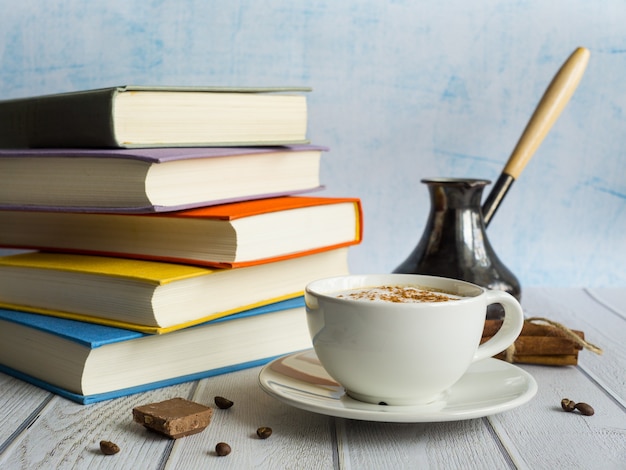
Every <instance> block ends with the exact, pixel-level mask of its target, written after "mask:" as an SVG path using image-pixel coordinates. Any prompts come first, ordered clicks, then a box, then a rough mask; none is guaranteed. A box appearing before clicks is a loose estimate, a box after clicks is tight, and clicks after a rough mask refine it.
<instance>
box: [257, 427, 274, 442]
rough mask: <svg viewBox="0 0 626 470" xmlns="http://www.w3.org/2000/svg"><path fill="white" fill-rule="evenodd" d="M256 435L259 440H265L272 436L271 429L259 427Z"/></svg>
mask: <svg viewBox="0 0 626 470" xmlns="http://www.w3.org/2000/svg"><path fill="white" fill-rule="evenodd" d="M256 435H257V436H259V437H260V438H261V439H267V438H268V437H270V436H271V435H272V428H268V427H267V426H261V427H260V428H259V429H257V430H256Z"/></svg>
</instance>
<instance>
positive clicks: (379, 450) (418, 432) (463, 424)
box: [337, 419, 508, 470]
mask: <svg viewBox="0 0 626 470" xmlns="http://www.w3.org/2000/svg"><path fill="white" fill-rule="evenodd" d="M337 438H338V442H339V452H338V455H339V457H340V458H339V464H340V465H339V467H340V468H346V469H347V468H351V469H372V470H374V469H381V468H390V469H401V468H407V469H408V468H419V469H429V468H433V469H435V468H476V469H479V468H480V469H485V468H507V466H508V459H507V457H506V456H505V455H503V453H502V452H501V449H500V447H499V444H498V441H497V440H496V439H494V437H493V436H492V435H491V433H490V431H489V428H488V426H487V425H486V422H485V421H483V420H482V419H473V420H467V421H457V422H449V423H418V424H398V423H370V422H366V421H355V420H344V419H338V420H337Z"/></svg>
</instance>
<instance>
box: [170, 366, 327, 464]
mask: <svg viewBox="0 0 626 470" xmlns="http://www.w3.org/2000/svg"><path fill="white" fill-rule="evenodd" d="M259 372H260V368H254V369H248V370H243V371H239V372H235V373H231V374H226V375H221V376H217V377H211V378H209V379H204V380H202V381H200V382H199V385H198V388H197V389H196V392H195V394H194V398H193V399H194V401H197V402H199V403H203V404H207V405H210V406H213V407H214V404H213V401H214V397H215V396H217V395H219V396H223V397H226V398H228V399H229V400H232V401H233V402H234V405H233V406H232V407H231V408H229V409H227V410H220V409H215V410H214V412H213V418H212V421H211V424H210V425H209V426H208V428H207V429H206V430H205V431H204V432H203V433H201V434H199V435H198V437H197V438H195V439H193V440H191V439H187V438H185V439H179V440H177V441H176V443H175V444H174V448H173V450H172V455H171V457H170V459H169V461H168V462H167V468H168V469H181V470H187V469H190V468H212V467H213V466H217V465H219V467H220V468H227V469H237V470H239V469H244V468H271V469H283V468H333V445H334V444H333V440H332V433H331V432H329V431H330V430H331V424H332V418H329V417H327V416H322V415H319V414H314V413H308V412H306V411H302V410H299V409H296V408H293V407H291V406H288V405H285V404H283V403H281V402H280V401H278V400H276V399H274V398H272V397H270V396H269V395H267V394H266V393H265V392H263V391H262V390H261V388H260V386H259V385H258V375H259ZM260 426H269V427H271V428H272V430H273V433H272V435H271V436H270V438H268V439H265V440H263V439H259V438H258V436H257V435H256V430H257V429H258V428H259V427H260ZM218 442H226V443H228V444H229V445H230V446H231V448H232V452H231V454H230V455H228V456H226V457H218V456H216V454H215V452H214V449H215V444H217V443H218Z"/></svg>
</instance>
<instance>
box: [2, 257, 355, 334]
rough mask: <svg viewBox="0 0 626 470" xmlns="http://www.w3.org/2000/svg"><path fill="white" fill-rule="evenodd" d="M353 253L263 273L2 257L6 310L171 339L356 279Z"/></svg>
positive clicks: (264, 268)
mask: <svg viewBox="0 0 626 470" xmlns="http://www.w3.org/2000/svg"><path fill="white" fill-rule="evenodd" d="M347 250H348V249H347V248H339V249H335V250H330V251H325V252H321V253H316V254H312V255H308V256H301V257H297V258H291V259H287V260H281V261H276V262H274V263H266V264H261V265H256V266H249V267H242V268H232V269H228V268H225V269H219V268H218V269H210V268H206V267H198V266H189V265H182V264H173V263H162V262H156V261H143V260H135V259H124V258H112V257H104V256H90V255H76V254H66V253H43V252H33V253H24V254H18V255H12V256H4V257H0V307H5V308H10V309H11V308H12V309H18V310H24V311H29V312H35V313H40V314H45V315H52V316H58V317H62V318H69V319H74V320H81V321H87V322H92V323H99V324H103V325H109V326H117V327H120V328H126V329H131V330H137V331H141V332H144V333H156V334H160V333H167V332H169V331H173V330H177V329H181V328H184V327H187V326H192V325H196V324H199V323H204V322H206V321H209V320H213V319H216V318H220V317H224V316H227V315H230V314H233V313H237V312H241V311H244V310H248V309H250V308H254V307H258V306H262V305H268V304H270V303H273V302H277V301H280V300H285V299H289V298H294V297H297V296H300V295H302V294H303V292H304V287H305V286H306V284H308V283H309V282H311V281H313V280H315V279H318V278H323V277H329V276H335V275H341V274H346V273H347V272H348V261H347Z"/></svg>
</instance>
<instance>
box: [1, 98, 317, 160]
mask: <svg viewBox="0 0 626 470" xmlns="http://www.w3.org/2000/svg"><path fill="white" fill-rule="evenodd" d="M308 91H310V88H297V87H282V88H281V87H275V88H272V87H265V88H237V87H182V86H179V87H168V86H116V87H108V88H101V89H93V90H81V91H73V92H67V93H56V94H49V95H43V96H29V97H23V98H16V99H10V100H4V101H0V147H4V148H28V147H30V148H35V147H42V148H45V147H76V148H81V147H93V148H100V147H103V148H106V147H112V148H114V147H118V148H122V147H127V148H131V147H176V146H193V147H204V146H211V145H213V146H231V145H237V146H242V145H284V144H290V143H302V142H305V141H306V125H307V106H306V95H305V94H304V92H308Z"/></svg>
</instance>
